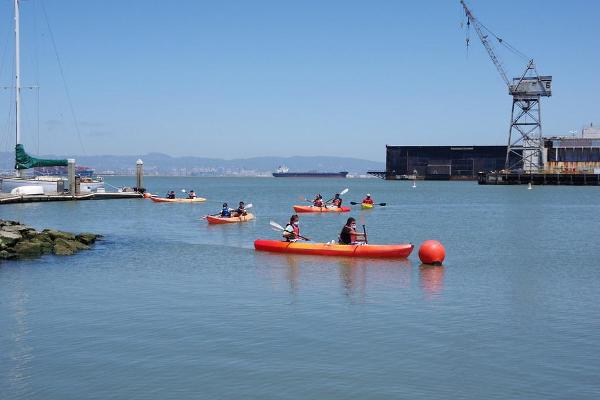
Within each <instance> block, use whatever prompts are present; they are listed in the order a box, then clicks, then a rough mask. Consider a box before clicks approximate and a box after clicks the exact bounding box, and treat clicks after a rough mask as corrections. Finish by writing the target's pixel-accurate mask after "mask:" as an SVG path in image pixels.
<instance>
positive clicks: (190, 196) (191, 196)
mask: <svg viewBox="0 0 600 400" xmlns="http://www.w3.org/2000/svg"><path fill="white" fill-rule="evenodd" d="M195 198H196V192H194V191H193V190H190V191H189V193H188V199H195Z"/></svg>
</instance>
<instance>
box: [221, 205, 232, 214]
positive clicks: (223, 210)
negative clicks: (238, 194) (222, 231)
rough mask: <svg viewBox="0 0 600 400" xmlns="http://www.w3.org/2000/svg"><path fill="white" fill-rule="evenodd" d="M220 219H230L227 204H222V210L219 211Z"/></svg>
mask: <svg viewBox="0 0 600 400" xmlns="http://www.w3.org/2000/svg"><path fill="white" fill-rule="evenodd" d="M221 217H225V218H229V217H231V211H229V206H228V205H227V203H223V209H222V210H221Z"/></svg>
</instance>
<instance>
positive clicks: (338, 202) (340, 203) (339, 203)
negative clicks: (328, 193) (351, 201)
mask: <svg viewBox="0 0 600 400" xmlns="http://www.w3.org/2000/svg"><path fill="white" fill-rule="evenodd" d="M331 204H333V205H334V206H336V207H341V206H342V199H339V198H338V199H333V201H332V202H331Z"/></svg>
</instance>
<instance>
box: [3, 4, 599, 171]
mask: <svg viewBox="0 0 600 400" xmlns="http://www.w3.org/2000/svg"><path fill="white" fill-rule="evenodd" d="M40 1H41V0H28V1H23V2H22V6H21V16H22V23H23V26H22V40H23V48H22V58H23V60H22V62H23V84H24V85H27V84H30V85H31V84H37V83H38V82H39V85H40V87H41V89H40V92H39V93H40V95H39V118H38V112H37V97H36V95H35V94H34V93H35V91H31V90H29V91H27V90H26V91H25V93H24V106H23V110H24V111H23V112H24V117H23V119H24V132H23V135H24V140H23V142H24V143H25V145H26V147H27V148H29V149H32V151H33V152H34V153H35V152H37V150H38V148H39V151H40V152H41V153H57V154H65V153H68V154H84V153H85V154H88V155H92V154H144V153H147V152H164V153H167V154H171V155H194V156H209V157H222V158H237V157H252V156H263V155H281V156H291V155H335V156H354V157H360V158H366V159H372V160H383V159H384V158H385V144H407V145H408V144H411V145H435V144H440V145H441V144H458V145H468V144H504V143H505V142H506V133H507V129H508V121H509V117H510V106H511V100H510V96H509V95H508V94H507V91H506V88H505V86H504V84H503V82H502V80H501V79H500V77H499V75H498V74H497V72H496V70H495V68H494V66H493V65H492V63H491V62H490V60H489V59H488V57H487V54H486V53H485V50H484V48H483V46H482V45H481V43H480V42H479V40H478V39H477V37H476V36H475V32H472V33H471V47H470V50H469V54H468V57H467V53H466V50H465V45H464V41H465V32H464V30H462V29H461V26H460V24H461V22H462V21H464V18H463V13H462V10H461V7H460V4H459V2H458V0H457V1H446V0H444V1H441V0H439V1H433V0H431V1H419V2H401V1H372V2H366V1H349V0H345V1H301V2H291V1H258V0H257V1H242V0H239V1H224V2H208V1H191V0H189V1H187V0H178V1H174V2H171V1H159V0H143V1H142V0H128V1H116V0H103V1H80V0H77V1H75V0H69V1H67V0H64V1H61V0H53V1H48V0H45V1H44V7H45V9H46V12H47V14H48V18H49V22H50V28H51V30H52V34H53V36H54V39H55V42H56V46H57V48H58V53H59V56H60V61H61V64H62V67H63V71H64V75H65V78H66V81H67V84H68V88H69V93H70V97H71V100H72V104H73V107H74V109H75V114H76V116H77V119H78V121H79V131H80V135H81V143H80V140H79V139H78V135H77V133H76V129H75V124H74V123H73V118H72V117H71V112H70V107H69V103H68V101H67V96H66V95H65V90H64V87H63V84H62V80H61V75H60V70H59V67H58V64H57V61H56V57H55V55H54V52H53V49H52V42H51V40H50V33H49V31H48V28H47V26H46V22H45V19H44V13H43V9H42V6H41V3H40ZM468 3H469V5H470V6H471V7H472V9H473V11H474V13H475V15H476V16H478V17H479V19H480V20H481V21H482V22H483V23H485V24H486V25H487V26H488V27H489V28H491V29H493V30H494V31H495V32H496V33H498V34H500V35H501V36H502V37H503V38H504V39H506V40H507V41H509V42H510V43H511V44H513V45H514V46H515V47H517V48H518V49H519V50H521V51H522V52H524V53H525V54H527V55H529V56H531V57H533V58H535V59H536V62H537V65H538V70H539V72H540V73H541V74H549V75H553V77H554V85H553V91H554V95H553V97H551V98H549V99H545V101H544V102H543V106H542V107H543V108H542V115H543V120H544V133H545V134H546V135H552V134H568V132H569V131H570V130H573V129H580V128H581V127H582V126H583V125H584V124H586V123H589V122H594V121H595V122H597V123H598V124H600V110H599V107H598V104H600V102H599V101H598V96H599V93H600V79H599V78H598V68H599V65H600V52H599V51H598V41H599V39H600V27H599V26H600V24H598V21H599V17H600V2H591V1H584V0H573V1H570V2H568V3H565V2H563V1H542V0H530V1H523V0H521V1H516V0H514V1H513V0H507V1H501V2H500V1H494V2H492V1H482V0H479V1H476V0H472V1H470V2H468ZM10 29H12V0H0V55H1V56H2V58H1V59H0V62H1V65H0V83H1V84H2V85H10V84H11V79H12V78H11V76H12V63H13V57H12V51H13V49H12V40H13V36H12V35H13V33H12V31H11V30H10ZM5 48H6V50H4V49H5ZM499 55H500V56H501V57H502V58H503V60H504V62H505V64H506V67H507V71H508V73H509V75H518V74H519V73H521V71H522V69H523V68H524V61H523V60H521V59H519V58H516V57H513V56H512V55H511V54H510V53H507V52H506V51H502V50H501V51H499ZM11 95H12V94H11V92H10V91H9V90H4V91H3V92H2V93H0V149H1V150H6V149H12V146H13V145H14V139H13V128H12V126H11V123H10V118H11V115H9V109H10V105H11V103H10V101H11ZM38 121H39V140H38Z"/></svg>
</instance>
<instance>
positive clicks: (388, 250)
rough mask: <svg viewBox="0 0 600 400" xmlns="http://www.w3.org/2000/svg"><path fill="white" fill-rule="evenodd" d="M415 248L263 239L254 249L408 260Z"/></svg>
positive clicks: (258, 241) (402, 245) (404, 245)
mask: <svg viewBox="0 0 600 400" xmlns="http://www.w3.org/2000/svg"><path fill="white" fill-rule="evenodd" d="M414 247H415V246H414V245H413V244H411V243H407V244H362V245H356V244H351V245H343V244H329V243H309V242H283V241H279V240H262V239H259V240H255V241H254V248H255V249H256V250H258V251H270V252H273V253H293V254H311V255H319V256H342V257H372V258H406V257H408V256H409V255H410V253H411V252H412V251H413V248H414Z"/></svg>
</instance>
